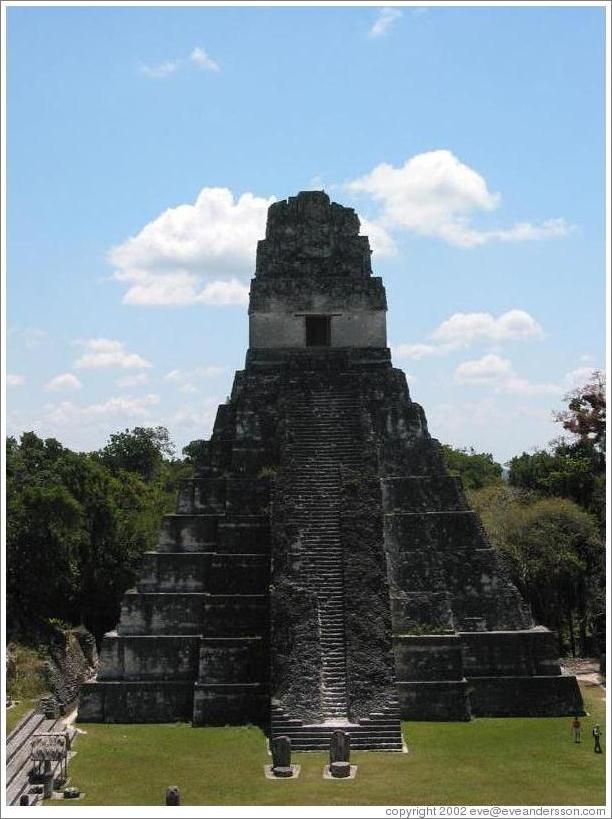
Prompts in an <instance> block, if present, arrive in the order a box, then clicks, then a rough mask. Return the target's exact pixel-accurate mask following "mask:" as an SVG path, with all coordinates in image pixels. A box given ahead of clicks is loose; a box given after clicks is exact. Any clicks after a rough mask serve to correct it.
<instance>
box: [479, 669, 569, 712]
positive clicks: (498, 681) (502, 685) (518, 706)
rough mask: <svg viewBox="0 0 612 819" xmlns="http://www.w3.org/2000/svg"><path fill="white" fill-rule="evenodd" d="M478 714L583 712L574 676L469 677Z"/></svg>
mask: <svg viewBox="0 0 612 819" xmlns="http://www.w3.org/2000/svg"><path fill="white" fill-rule="evenodd" d="M468 685H469V689H470V702H471V706H472V714H473V715H474V716H475V717H561V716H573V715H574V714H576V713H579V714H584V713H585V711H584V706H583V703H582V696H581V694H580V689H579V688H578V683H577V681H576V678H575V677H572V676H569V675H565V674H563V675H560V676H557V677H469V678H468Z"/></svg>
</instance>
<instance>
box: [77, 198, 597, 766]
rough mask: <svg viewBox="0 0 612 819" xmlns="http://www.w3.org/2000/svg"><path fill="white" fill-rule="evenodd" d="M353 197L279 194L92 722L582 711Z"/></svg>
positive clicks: (323, 739) (91, 706) (275, 724)
mask: <svg viewBox="0 0 612 819" xmlns="http://www.w3.org/2000/svg"><path fill="white" fill-rule="evenodd" d="M370 257H371V252H370V247H369V242H368V239H367V237H365V236H360V235H359V220H358V218H357V216H356V214H355V213H354V211H353V210H352V209H350V208H345V207H342V206H341V205H338V204H336V203H331V202H330V200H329V197H328V196H327V195H326V194H325V193H323V192H319V191H317V192H302V193H300V194H299V195H298V196H296V197H291V198H289V199H288V200H287V201H281V202H277V203H275V204H274V205H272V206H271V207H270V209H269V214H268V224H267V229H266V236H265V239H263V240H261V241H260V242H259V244H258V248H257V263H256V270H255V277H254V279H253V280H252V283H251V293H250V305H249V326H250V347H249V350H248V352H247V355H246V364H245V368H244V369H243V370H241V371H239V372H237V373H236V376H235V380H234V386H233V389H232V394H231V396H230V399H229V401H228V402H227V403H225V404H222V405H221V406H220V407H219V409H218V412H217V417H216V421H215V425H214V430H213V433H212V437H211V439H210V441H209V442H207V444H206V446H205V447H204V448H203V455H202V459H201V462H200V463H199V464H198V465H197V468H196V471H195V475H194V477H193V478H192V479H191V480H188V481H186V482H185V483H184V484H183V486H182V488H181V490H180V492H179V496H178V501H177V509H176V514H173V515H167V516H166V517H165V518H164V522H163V525H162V529H161V532H160V538H159V543H158V547H157V549H156V550H155V551H152V552H147V553H146V554H145V555H144V560H143V568H142V574H141V577H140V580H139V582H138V584H137V586H136V588H135V589H132V590H130V591H128V592H127V593H126V594H125V597H124V600H123V604H122V609H121V617H120V621H119V624H118V626H117V630H116V631H114V632H111V633H109V634H107V635H106V637H105V638H104V643H103V646H102V650H101V657H100V668H99V671H98V674H97V677H96V678H94V679H92V680H91V681H89V682H88V683H86V684H85V685H84V686H83V688H82V691H81V700H80V708H79V719H80V720H81V721H106V722H153V721H159V722H168V721H173V720H192V722H193V724H194V725H216V724H221V725H224V724H228V723H241V722H268V720H269V721H270V723H271V736H272V738H273V739H274V738H275V737H278V736H281V735H282V736H287V737H289V738H290V740H291V745H292V748H293V749H294V750H314V749H326V748H328V747H329V742H330V737H331V734H332V732H333V731H335V730H338V729H340V730H345V731H347V732H349V733H350V737H351V745H352V747H353V748H354V749H381V750H390V751H392V750H396V751H397V750H401V749H402V737H401V731H400V718H403V719H419V720H423V719H426V720H468V719H470V718H471V717H472V716H527V715H533V716H553V715H566V714H567V715H569V714H574V713H575V712H576V710H580V711H582V701H581V697H580V693H579V689H578V686H577V683H576V680H575V678H574V677H571V676H566V675H564V674H562V673H561V669H560V667H559V664H558V661H557V657H556V652H557V643H556V638H555V635H554V634H552V633H551V632H550V631H548V630H547V629H545V628H543V627H539V626H536V625H535V624H534V623H533V621H532V618H531V614H530V612H529V610H528V608H527V606H526V605H525V603H524V601H523V600H522V599H521V597H520V595H519V593H518V591H517V590H516V588H515V587H514V586H513V585H512V583H511V582H510V581H509V579H508V577H507V575H506V573H505V571H504V568H503V566H502V565H501V563H500V561H499V559H498V557H497V555H496V553H495V551H494V550H493V549H492V548H491V545H490V544H489V542H488V541H487V538H486V535H485V533H484V531H483V528H482V526H481V524H480V521H479V519H478V517H477V516H476V514H475V513H474V512H473V511H472V510H470V509H469V507H468V505H467V502H466V498H465V495H464V493H463V490H462V487H461V483H460V481H459V480H458V479H456V478H454V477H452V476H450V475H449V474H448V471H447V470H446V467H445V464H444V461H443V458H442V454H441V448H440V445H439V443H438V442H437V441H436V440H435V439H433V438H432V437H431V436H430V434H429V432H428V429H427V422H426V419H425V414H424V412H423V410H422V408H421V407H420V406H419V405H418V404H416V403H414V402H413V401H412V400H411V398H410V393H409V390H408V386H407V384H406V379H405V376H404V373H403V372H402V371H401V370H398V369H395V368H393V366H392V363H391V357H390V352H389V349H388V348H387V346H386V345H387V341H386V330H385V327H386V322H385V319H386V309H387V305H386V296H385V289H384V287H383V284H382V281H381V279H380V278H378V277H375V276H373V275H372V270H371V258H370Z"/></svg>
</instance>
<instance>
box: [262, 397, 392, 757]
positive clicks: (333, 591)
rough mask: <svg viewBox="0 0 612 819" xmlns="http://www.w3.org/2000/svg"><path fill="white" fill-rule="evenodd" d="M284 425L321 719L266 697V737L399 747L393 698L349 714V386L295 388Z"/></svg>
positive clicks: (352, 417) (354, 419) (322, 745)
mask: <svg viewBox="0 0 612 819" xmlns="http://www.w3.org/2000/svg"><path fill="white" fill-rule="evenodd" d="M288 428H289V430H290V441H289V443H288V445H287V453H286V454H287V456H288V460H289V462H290V471H291V474H292V482H291V484H292V494H293V497H294V501H295V508H296V509H297V510H298V511H297V514H296V517H295V523H296V524H297V526H298V528H299V530H300V533H301V543H302V548H303V553H304V555H305V558H306V560H307V571H306V577H305V579H306V582H307V583H308V585H309V586H310V588H311V590H312V591H314V592H315V594H316V598H317V605H318V628H319V644H320V650H321V681H320V690H321V721H320V723H318V724H304V722H303V721H302V720H299V719H292V718H291V717H290V716H289V715H287V714H286V712H285V711H284V710H283V708H282V707H281V706H280V705H279V704H278V703H275V702H274V701H273V702H272V720H271V723H272V736H280V735H284V736H289V737H290V738H291V741H292V746H293V748H294V749H295V750H320V749H326V748H328V746H329V739H330V736H331V733H332V731H334V730H336V729H342V730H344V731H347V732H348V733H350V735H351V742H352V747H354V748H361V749H372V750H374V749H378V750H402V738H401V730H400V722H399V704H398V703H397V702H394V703H390V704H389V707H388V709H386V710H385V711H384V712H383V711H381V712H378V713H375V714H371V715H370V716H369V717H368V718H367V719H362V720H358V721H356V722H353V721H352V720H351V716H350V713H349V702H348V696H347V662H346V638H345V610H344V606H345V595H344V551H343V543H342V537H341V526H340V516H341V511H342V479H341V474H342V469H345V470H350V469H351V468H355V467H358V466H359V464H360V462H361V460H362V458H363V442H362V440H361V439H362V433H361V426H360V416H359V401H358V398H357V395H356V391H355V390H354V388H352V387H351V385H348V384H347V385H343V386H338V385H334V386H331V385H325V384H319V385H318V386H313V387H312V388H311V389H310V390H309V391H308V392H306V393H301V394H297V395H296V396H295V398H294V400H293V401H292V402H291V406H290V409H289V414H288Z"/></svg>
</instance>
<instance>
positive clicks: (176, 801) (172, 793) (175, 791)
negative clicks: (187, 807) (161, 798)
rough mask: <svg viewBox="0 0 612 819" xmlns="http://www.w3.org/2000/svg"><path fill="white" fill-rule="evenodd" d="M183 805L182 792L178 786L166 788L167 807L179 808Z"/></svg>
mask: <svg viewBox="0 0 612 819" xmlns="http://www.w3.org/2000/svg"><path fill="white" fill-rule="evenodd" d="M180 804H181V792H180V790H179V788H177V786H176V785H171V786H170V787H169V788H166V805H169V806H173V807H174V806H177V805H180Z"/></svg>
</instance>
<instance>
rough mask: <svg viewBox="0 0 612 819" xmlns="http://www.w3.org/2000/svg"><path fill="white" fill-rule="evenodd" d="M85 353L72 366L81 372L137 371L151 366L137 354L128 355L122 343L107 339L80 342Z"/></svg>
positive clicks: (91, 339)
mask: <svg viewBox="0 0 612 819" xmlns="http://www.w3.org/2000/svg"><path fill="white" fill-rule="evenodd" d="M80 343H81V344H82V345H83V346H84V347H85V351H86V352H85V353H83V355H82V356H80V358H78V359H77V360H76V361H75V363H74V366H75V367H77V368H78V369H83V370H94V369H95V370H99V369H108V368H112V367H117V368H120V369H124V370H139V369H145V368H147V367H150V366H151V364H150V363H149V362H148V361H147V360H146V359H144V358H143V357H142V356H140V355H138V353H128V352H127V351H126V350H125V344H124V343H123V342H122V341H117V340H115V339H109V338H90V339H87V340H86V341H83V342H80Z"/></svg>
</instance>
